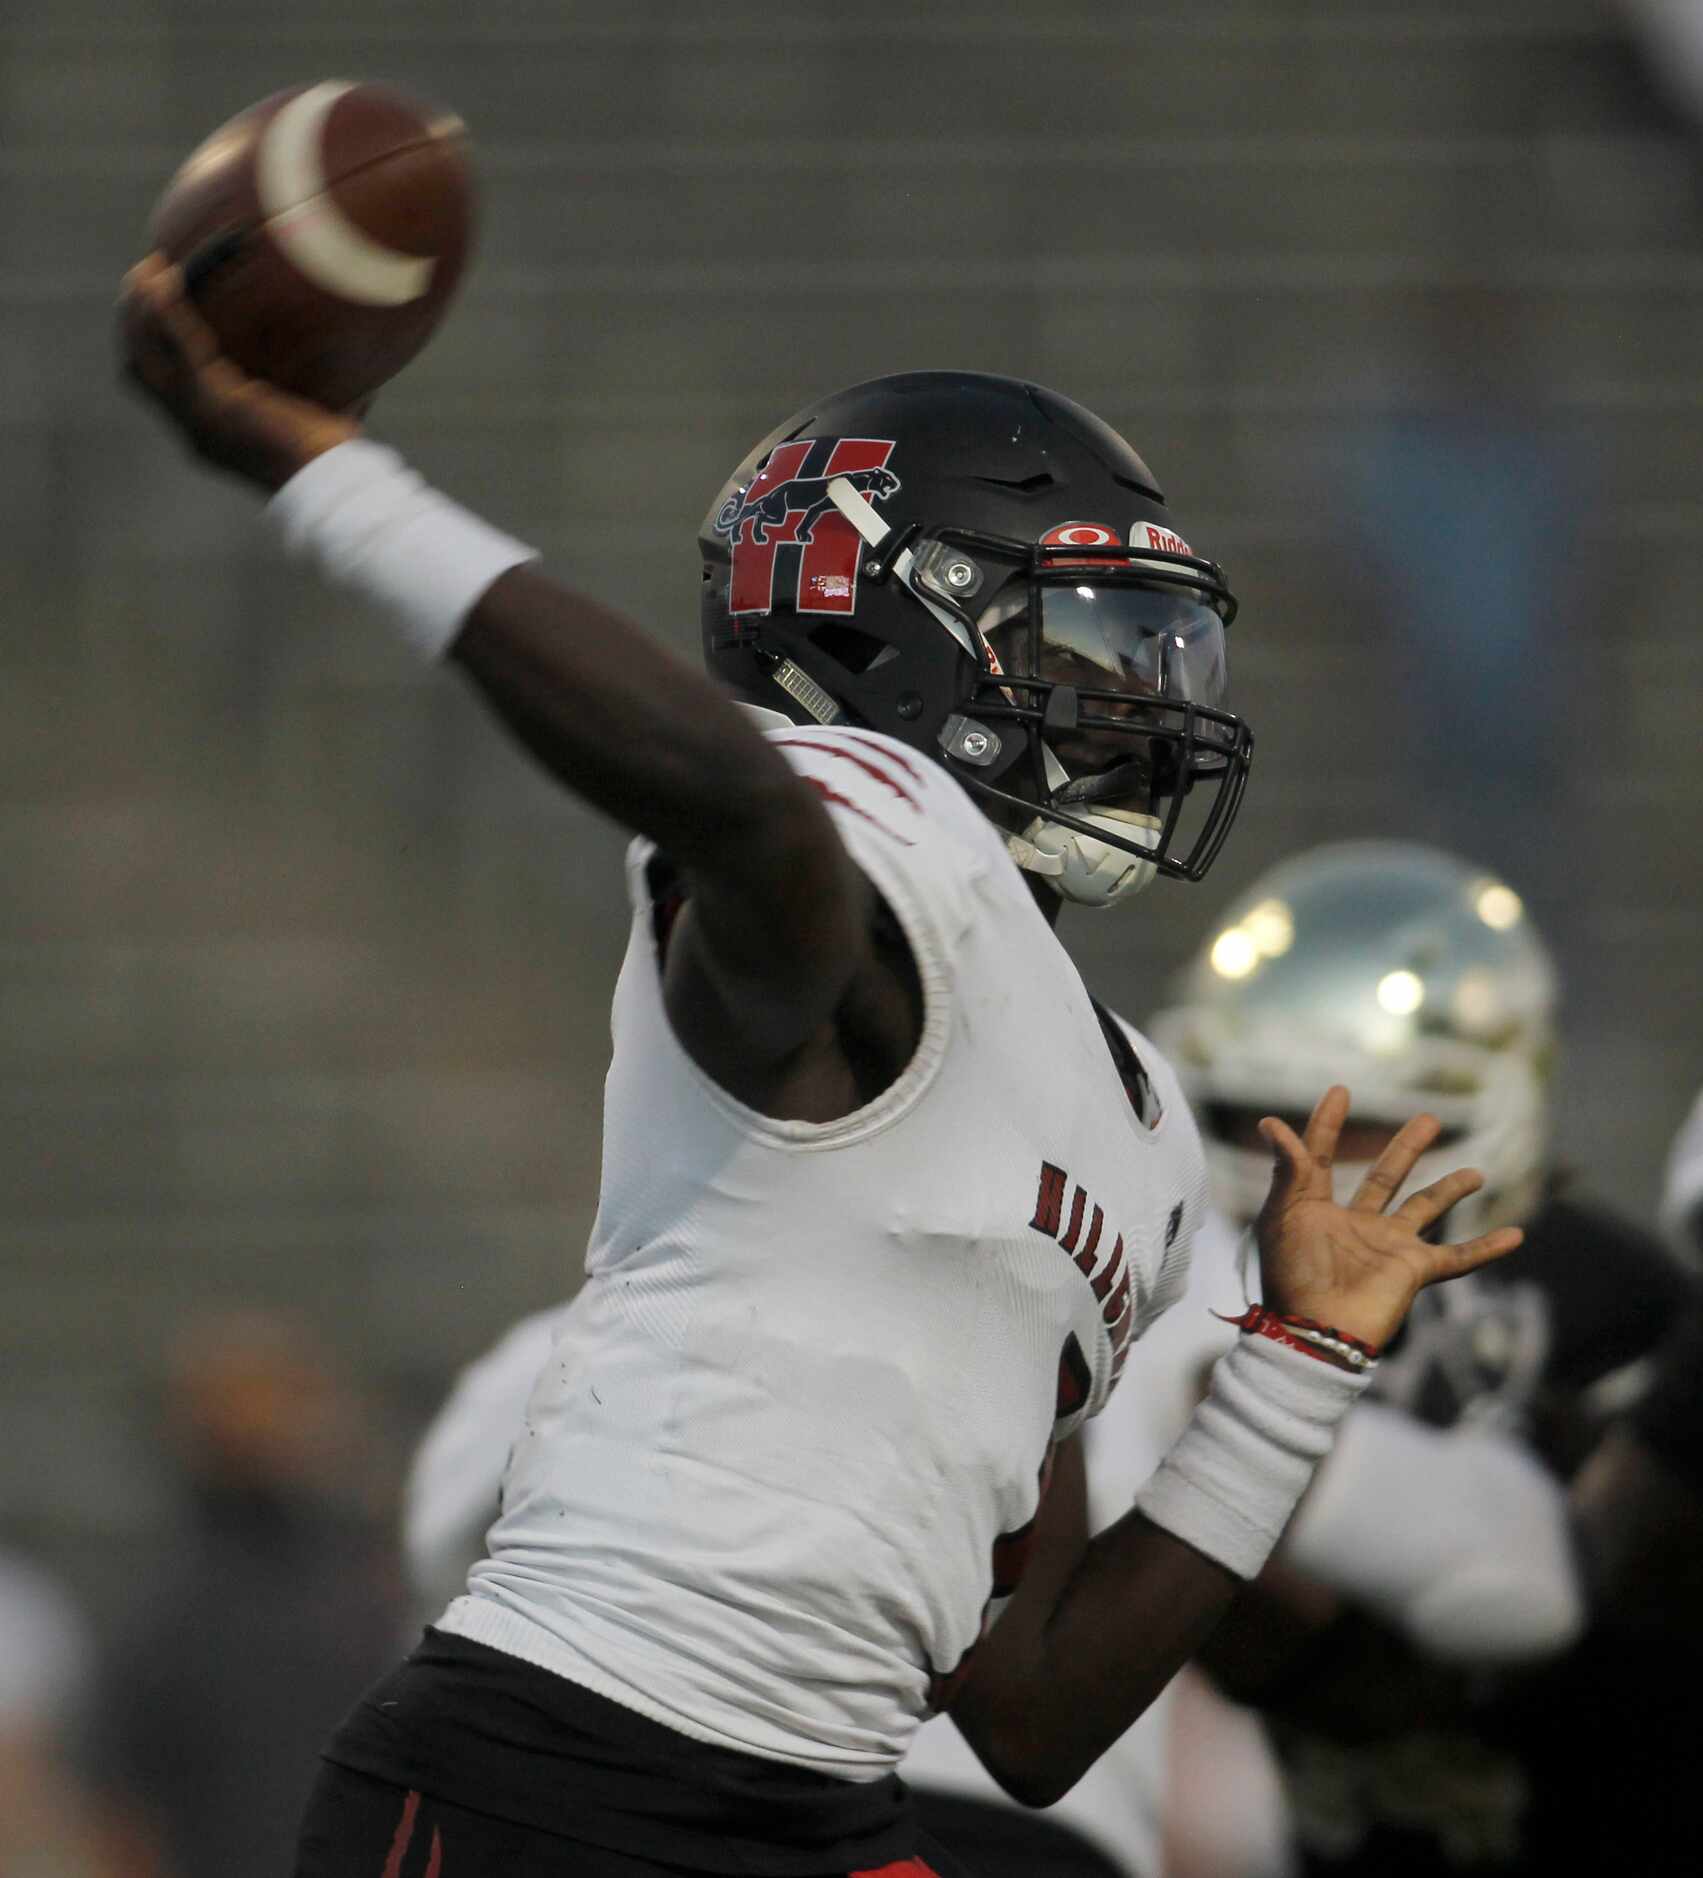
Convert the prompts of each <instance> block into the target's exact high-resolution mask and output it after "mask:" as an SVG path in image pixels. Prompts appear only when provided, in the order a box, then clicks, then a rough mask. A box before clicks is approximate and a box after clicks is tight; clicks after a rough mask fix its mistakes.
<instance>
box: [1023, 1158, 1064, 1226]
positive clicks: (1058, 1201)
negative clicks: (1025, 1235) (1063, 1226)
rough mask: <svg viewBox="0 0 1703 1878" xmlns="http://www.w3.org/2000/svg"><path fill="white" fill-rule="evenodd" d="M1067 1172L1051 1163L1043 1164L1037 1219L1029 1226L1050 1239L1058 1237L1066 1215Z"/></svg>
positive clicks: (1037, 1198)
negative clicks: (1065, 1190)
mask: <svg viewBox="0 0 1703 1878" xmlns="http://www.w3.org/2000/svg"><path fill="white" fill-rule="evenodd" d="M1064 1188H1065V1172H1064V1169H1063V1168H1062V1167H1054V1166H1053V1164H1052V1162H1051V1161H1043V1162H1042V1163H1041V1189H1040V1192H1039V1193H1037V1194H1036V1196H1035V1217H1034V1218H1033V1219H1032V1220H1030V1222H1029V1224H1030V1225H1031V1226H1032V1227H1033V1228H1034V1229H1035V1231H1036V1232H1044V1233H1045V1234H1046V1235H1047V1237H1048V1238H1049V1239H1056V1238H1057V1237H1058V1227H1059V1221H1060V1219H1061V1218H1062V1217H1063V1215H1064Z"/></svg>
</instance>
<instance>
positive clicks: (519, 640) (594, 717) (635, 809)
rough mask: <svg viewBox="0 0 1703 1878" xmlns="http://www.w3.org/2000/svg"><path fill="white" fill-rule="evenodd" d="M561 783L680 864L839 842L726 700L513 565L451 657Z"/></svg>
mask: <svg viewBox="0 0 1703 1878" xmlns="http://www.w3.org/2000/svg"><path fill="white" fill-rule="evenodd" d="M450 657H451V658H452V659H453V660H454V661H455V662H456V663H457V664H458V665H460V666H461V668H462V670H463V671H465V672H466V673H467V675H468V676H469V677H470V678H471V679H472V680H473V682H474V684H475V685H476V686H477V687H478V688H479V690H480V691H481V692H482V693H483V695H484V697H485V699H486V700H487V702H488V703H489V704H490V705H491V707H492V709H493V710H494V711H495V712H496V713H497V715H498V716H499V717H500V718H501V719H502V720H503V722H504V723H505V724H506V725H507V726H508V727H509V729H510V730H511V731H512V732H513V733H514V735H515V736H516V737H517V738H518V739H519V741H520V742H521V743H522V744H524V745H525V747H526V748H527V749H528V750H529V751H530V752H531V753H532V755H533V756H534V757H535V758H537V760H538V761H539V762H540V763H541V764H542V765H543V766H544V768H546V769H547V770H548V771H549V772H550V773H551V774H552V775H553V776H555V777H556V778H557V779H558V780H559V781H561V782H562V783H564V784H566V786H567V787H568V788H570V789H572V790H573V791H574V792H575V793H576V794H577V795H580V796H583V797H584V798H585V799H586V800H587V801H588V802H590V803H591V804H593V806H594V807H596V808H599V809H601V810H603V811H604V813H606V814H607V815H609V816H611V817H613V819H614V820H616V821H618V822H620V823H621V824H622V825H623V826H625V827H628V828H631V829H634V830H635V831H636V832H638V833H639V834H642V835H648V836H649V837H650V838H651V839H652V840H653V841H655V842H656V843H657V844H658V845H659V846H660V847H662V848H664V849H665V850H666V851H667V852H668V853H669V855H670V856H671V857H672V858H673V859H674V860H676V861H677V862H679V863H680V864H681V865H682V866H684V867H687V868H705V869H707V870H710V871H713V872H715V873H717V874H718V875H723V876H725V875H728V874H738V873H740V872H742V871H747V870H751V869H756V868H760V867H761V866H762V865H763V864H764V863H765V861H766V860H767V857H768V854H769V850H770V849H771V848H772V847H776V846H787V845H791V846H800V845H802V846H803V847H804V848H806V849H808V847H809V846H810V843H811V841H812V839H819V840H820V841H822V842H824V843H832V844H834V846H836V847H837V845H838V843H837V839H836V837H835V835H834V833H833V830H832V828H831V826H830V825H829V823H828V820H827V816H826V814H825V812H824V811H823V810H822V809H821V808H820V807H819V806H818V805H817V804H816V802H815V801H814V800H813V799H812V798H811V796H810V795H809V793H808V792H807V791H806V790H805V788H804V787H803V786H802V785H801V784H800V783H799V781H798V779H797V777H796V776H794V774H793V773H792V771H791V770H790V769H789V768H788V766H787V764H786V763H785V762H784V760H783V759H782V758H781V757H780V756H779V755H778V754H777V753H776V752H775V751H774V750H772V749H771V748H770V747H769V745H768V744H767V743H766V742H765V741H764V740H763V738H762V737H761V736H760V735H759V734H758V732H757V731H756V730H755V729H753V728H752V726H751V725H750V724H749V723H747V722H746V721H745V720H744V719H743V718H742V717H741V716H740V714H739V712H738V711H737V710H736V709H735V708H734V707H733V706H732V705H731V704H730V703H729V701H728V699H727V698H726V696H725V694H724V693H722V692H721V691H720V690H719V689H718V688H717V687H716V686H714V685H712V684H711V683H710V682H709V680H708V679H706V678H704V677H702V676H701V675H700V674H699V673H697V672H695V671H693V670H692V669H691V668H690V667H689V666H687V665H686V664H685V663H684V662H683V661H682V660H680V659H677V658H675V657H674V656H673V655H672V654H671V653H669V652H668V651H667V649H666V648H664V647H663V646H661V645H659V644H657V643H656V642H655V641H654V640H652V639H651V638H650V637H649V636H648V635H647V634H645V633H643V632H641V631H640V630H639V629H638V628H637V627H635V626H633V625H632V624H631V623H629V622H628V621H627V620H625V619H624V618H622V617H621V615H619V614H618V613H615V612H613V611H611V610H610V609H609V608H607V607H605V606H602V605H600V604H599V603H598V602H597V601H595V600H592V599H589V598H587V597H586V596H585V595H583V594H578V593H574V592H572V591H570V590H569V589H567V588H565V587H563V586H560V585H559V584H558V583H557V582H555V581H553V580H551V579H550V578H549V577H548V576H546V575H544V574H542V573H540V572H538V571H537V570H536V569H535V568H532V567H516V568H513V569H511V570H510V571H509V572H508V573H506V574H504V575H503V576H502V578H501V579H499V580H498V581H497V582H496V583H495V584H494V585H493V586H492V587H490V588H488V589H487V590H486V592H485V594H484V595H483V597H482V598H481V599H480V600H479V602H478V604H477V605H476V606H475V607H474V608H473V611H472V613H471V615H470V616H469V618H468V620H467V623H466V625H465V626H464V627H463V628H462V630H461V632H460V634H459V636H458V637H457V638H456V640H455V641H454V643H453V645H452V647H451V648H450Z"/></svg>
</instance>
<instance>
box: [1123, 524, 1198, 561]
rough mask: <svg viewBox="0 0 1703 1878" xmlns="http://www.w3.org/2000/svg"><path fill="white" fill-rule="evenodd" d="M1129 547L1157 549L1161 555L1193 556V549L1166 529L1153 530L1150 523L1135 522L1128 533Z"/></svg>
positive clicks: (1180, 537)
mask: <svg viewBox="0 0 1703 1878" xmlns="http://www.w3.org/2000/svg"><path fill="white" fill-rule="evenodd" d="M1129 545H1130V546H1131V547H1132V548H1157V549H1158V550H1159V552H1160V553H1161V554H1187V555H1191V556H1192V555H1193V553H1194V549H1193V548H1191V547H1190V546H1189V544H1188V543H1187V542H1186V541H1185V540H1184V539H1183V538H1182V536H1181V535H1173V534H1172V533H1171V531H1170V529H1168V528H1155V527H1154V526H1153V524H1152V523H1151V522H1137V523H1136V525H1135V526H1134V527H1133V528H1132V529H1131V530H1130V531H1129Z"/></svg>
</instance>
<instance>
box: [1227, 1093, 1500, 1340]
mask: <svg viewBox="0 0 1703 1878" xmlns="http://www.w3.org/2000/svg"><path fill="white" fill-rule="evenodd" d="M1348 1101H1349V1097H1348V1091H1347V1090H1346V1089H1344V1088H1343V1087H1342V1086H1341V1085H1340V1084H1337V1085H1336V1086H1334V1087H1333V1088H1331V1089H1328V1090H1327V1091H1326V1092H1325V1094H1324V1095H1323V1096H1322V1097H1321V1098H1320V1101H1319V1104H1318V1106H1317V1108H1315V1109H1314V1110H1313V1113H1312V1115H1311V1117H1310V1118H1309V1120H1308V1122H1307V1129H1306V1133H1305V1135H1297V1134H1296V1133H1295V1131H1294V1129H1292V1128H1290V1127H1289V1126H1288V1125H1287V1124H1286V1123H1285V1122H1283V1121H1280V1120H1279V1119H1278V1118H1277V1117H1276V1116H1273V1115H1268V1116H1267V1117H1266V1118H1265V1120H1263V1121H1262V1122H1261V1123H1260V1133H1261V1134H1262V1135H1263V1136H1264V1137H1265V1139H1266V1140H1267V1141H1268V1142H1269V1143H1270V1144H1271V1146H1272V1149H1273V1150H1274V1152H1275V1153H1276V1155H1277V1166H1276V1168H1275V1169H1274V1171H1273V1173H1272V1180H1271V1191H1270V1193H1269V1194H1267V1196H1266V1201H1265V1204H1264V1206H1263V1207H1261V1209H1260V1214H1259V1219H1258V1221H1257V1223H1256V1231H1257V1233H1258V1237H1259V1250H1260V1276H1261V1281H1262V1284H1263V1286H1264V1290H1265V1301H1266V1303H1267V1304H1268V1305H1269V1306H1270V1308H1271V1309H1272V1310H1274V1311H1276V1312H1278V1313H1279V1314H1280V1315H1283V1316H1287V1317H1305V1318H1311V1319H1313V1320H1314V1321H1315V1322H1320V1323H1325V1324H1329V1325H1332V1326H1333V1327H1335V1328H1337V1329H1339V1330H1342V1331H1344V1332H1345V1333H1346V1334H1347V1335H1349V1336H1351V1337H1354V1338H1357V1339H1359V1340H1360V1341H1361V1342H1363V1343H1367V1344H1370V1345H1372V1346H1373V1347H1375V1348H1381V1347H1382V1346H1383V1345H1384V1344H1385V1343H1387V1342H1388V1341H1389V1339H1390V1338H1391V1337H1392V1336H1394V1335H1395V1333H1396V1331H1397V1330H1398V1329H1399V1328H1400V1326H1401V1321H1402V1319H1403V1318H1404V1317H1405V1316H1406V1315H1407V1311H1408V1307H1409V1306H1410V1305H1411V1304H1412V1302H1413V1300H1414V1297H1415V1295H1416V1294H1417V1293H1418V1292H1419V1291H1420V1290H1421V1289H1422V1288H1423V1287H1424V1286H1426V1285H1430V1284H1436V1283H1437V1282H1438V1281H1439V1280H1441V1279H1444V1278H1455V1277H1458V1276H1459V1275H1460V1274H1461V1273H1462V1272H1470V1271H1473V1270H1475V1269H1476V1268H1477V1267H1478V1266H1480V1265H1486V1264H1488V1263H1489V1262H1490V1261H1491V1260H1492V1259H1498V1258H1501V1257H1502V1256H1503V1255H1504V1254H1505V1253H1508V1252H1512V1251H1513V1250H1514V1248H1515V1247H1516V1246H1517V1245H1519V1243H1520V1241H1521V1239H1522V1238H1523V1237H1524V1235H1523V1234H1522V1233H1521V1232H1520V1230H1519V1228H1518V1227H1517V1226H1504V1227H1502V1228H1500V1229H1499V1230H1497V1231H1495V1232H1488V1233H1484V1234H1482V1235H1481V1236H1480V1237H1478V1238H1476V1239H1467V1240H1464V1241H1462V1242H1461V1243H1459V1244H1455V1245H1433V1244H1432V1243H1431V1242H1430V1241H1428V1240H1427V1239H1425V1238H1424V1237H1422V1235H1423V1234H1424V1232H1425V1231H1426V1230H1427V1228H1429V1227H1431V1226H1434V1225H1435V1224H1436V1223H1437V1221H1438V1220H1439V1219H1441V1218H1442V1217H1443V1215H1444V1214H1445V1213H1446V1212H1448V1210H1449V1208H1450V1207H1451V1206H1453V1205H1454V1203H1455V1202H1456V1201H1457V1200H1460V1199H1464V1198H1465V1196H1466V1195H1467V1194H1469V1193H1473V1192H1476V1191H1477V1189H1478V1188H1479V1187H1480V1186H1482V1185H1483V1182H1484V1176H1483V1175H1482V1174H1480V1173H1479V1172H1478V1170H1477V1169H1476V1168H1471V1167H1463V1168H1459V1169H1457V1170H1456V1171H1455V1172H1454V1173H1452V1174H1445V1175H1444V1176H1443V1178H1442V1179H1441V1180H1435V1181H1433V1182H1432V1183H1431V1185H1430V1186H1428V1187H1422V1188H1420V1190H1419V1191H1418V1192H1417V1193H1413V1194H1410V1195H1409V1196H1408V1197H1407V1198H1406V1199H1405V1200H1403V1201H1402V1203H1401V1205H1400V1206H1398V1207H1397V1208H1396V1209H1395V1211H1394V1212H1393V1213H1386V1212H1385V1210H1384V1209H1385V1208H1386V1207H1387V1206H1388V1205H1389V1203H1390V1201H1391V1200H1392V1199H1393V1198H1394V1197H1395V1195H1396V1194H1397V1193H1398V1192H1399V1191H1400V1190H1401V1184H1402V1182H1403V1181H1404V1180H1405V1179H1406V1178H1407V1176H1408V1174H1409V1173H1410V1172H1411V1171H1412V1168H1413V1164H1414V1162H1415V1161H1417V1160H1418V1159H1419V1157H1420V1155H1422V1154H1423V1153H1424V1152H1425V1151H1426V1149H1427V1148H1429V1147H1430V1146H1431V1145H1432V1143H1433V1142H1434V1141H1435V1140H1436V1138H1437V1136H1438V1133H1439V1132H1440V1129H1441V1124H1440V1123H1439V1122H1438V1121H1437V1118H1436V1117H1435V1116H1434V1115H1416V1116H1415V1117H1414V1118H1413V1120H1412V1121H1410V1122H1407V1123H1406V1124H1405V1125H1404V1126H1403V1127H1402V1128H1401V1130H1400V1131H1399V1132H1398V1133H1397V1134H1396V1136H1395V1137H1394V1139H1393V1140H1392V1141H1391V1142H1390V1144H1389V1146H1388V1147H1387V1148H1385V1149H1384V1151H1383V1153H1382V1154H1381V1155H1379V1157H1378V1159H1377V1161H1376V1162H1375V1163H1374V1164H1373V1166H1372V1168H1371V1170H1370V1171H1369V1172H1368V1173H1367V1175H1366V1177H1365V1179H1364V1180H1362V1181H1361V1183H1360V1185H1359V1187H1358V1188H1357V1189H1356V1190H1355V1193H1354V1197H1353V1198H1352V1199H1351V1200H1350V1201H1349V1202H1348V1204H1347V1205H1346V1206H1342V1205H1339V1204H1338V1203H1337V1201H1336V1200H1335V1198H1334V1197H1333V1195H1332V1191H1331V1174H1330V1170H1331V1161H1332V1158H1333V1157H1334V1155H1335V1153H1336V1142H1337V1136H1338V1135H1339V1134H1340V1133H1341V1132H1342V1125H1343V1123H1344V1122H1345V1121H1346V1120H1347V1119H1348Z"/></svg>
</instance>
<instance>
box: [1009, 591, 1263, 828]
mask: <svg viewBox="0 0 1703 1878" xmlns="http://www.w3.org/2000/svg"><path fill="white" fill-rule="evenodd" d="M1031 591H1032V592H1033V593H1034V594H1035V595H1036V596H1037V597H1038V600H1039V605H1038V607H1037V606H1034V605H1031V601H1030V594H1031ZM978 623H979V625H980V627H981V631H982V636H983V637H984V639H985V640H986V641H987V644H988V648H989V651H990V652H991V653H992V655H993V658H994V660H995V661H996V663H997V666H998V668H999V670H1000V671H1001V672H1003V673H1005V674H1008V675H1009V676H1011V677H1013V678H1030V679H1040V680H1043V681H1044V682H1046V683H1047V684H1050V685H1069V686H1072V687H1074V688H1075V689H1076V690H1077V691H1078V692H1080V693H1083V694H1084V695H1083V697H1082V699H1081V708H1080V721H1079V723H1078V725H1077V726H1076V727H1075V728H1073V729H1070V730H1060V731H1050V732H1049V733H1048V736H1047V744H1048V748H1049V749H1050V751H1051V752H1052V755H1053V756H1054V757H1055V758H1056V759H1057V761H1058V763H1059V764H1060V765H1061V766H1062V768H1063V771H1064V772H1065V776H1064V778H1060V777H1058V776H1056V775H1054V776H1052V777H1051V778H1050V779H1049V780H1051V781H1052V783H1053V784H1054V787H1055V789H1057V790H1058V791H1059V793H1058V794H1057V795H1056V797H1055V799H1056V800H1059V801H1061V802H1062V801H1065V800H1074V801H1078V802H1091V801H1100V802H1108V803H1109V802H1115V801H1119V800H1131V801H1133V800H1135V799H1137V798H1142V797H1146V796H1149V795H1151V793H1152V790H1153V786H1154V784H1155V783H1156V782H1165V783H1167V784H1168V785H1169V786H1171V787H1174V786H1175V781H1176V778H1175V775H1174V772H1173V773H1169V774H1167V766H1166V765H1164V764H1163V763H1160V764H1156V763H1155V761H1154V758H1155V756H1156V755H1158V754H1160V753H1159V752H1156V751H1155V750H1154V748H1153V747H1152V744H1151V742H1150V740H1149V739H1148V738H1146V737H1144V736H1142V735H1141V732H1142V730H1143V728H1144V727H1148V726H1152V725H1153V724H1154V723H1155V722H1156V721H1157V720H1156V719H1155V714H1154V712H1153V709H1152V707H1153V706H1154V705H1155V704H1156V703H1163V704H1167V705H1172V706H1176V705H1185V704H1196V705H1205V706H1208V707H1211V708H1212V709H1215V710H1222V709H1224V704H1225V697H1226V695H1227V692H1228V689H1229V672H1228V666H1227V662H1226V655H1225V645H1224V622H1223V620H1222V618H1221V617H1220V616H1219V614H1218V613H1217V612H1216V611H1215V609H1214V608H1213V607H1211V606H1209V605H1208V604H1207V603H1206V602H1205V601H1204V600H1202V599H1201V597H1200V595H1199V594H1198V592H1197V591H1195V590H1193V589H1189V588H1182V587H1172V586H1163V585H1157V584H1151V585H1150V584H1142V583H1138V582H1135V581H1131V580H1130V579H1129V578H1128V577H1127V576H1125V577H1124V578H1122V579H1119V578H1116V577H1108V575H1107V573H1106V571H1105V570H1102V569H1098V568H1083V569H1080V570H1076V571H1073V572H1072V573H1070V574H1054V575H1050V576H1047V577H1045V578H1043V579H1041V580H1039V581H1037V582H1036V583H1035V584H1034V587H1033V589H1030V588H1027V587H1025V588H1019V589H1016V590H1014V591H1009V592H1007V593H1006V594H1005V595H1003V596H1001V597H1000V598H999V599H998V600H996V601H995V602H994V604H993V605H992V606H990V607H989V608H988V610H987V612H986V613H985V614H984V615H983V617H982V619H981V620H980V621H979V622H978ZM1095 693H1100V694H1112V695H1100V696H1095V695H1093V694H1095ZM1197 735H1198V736H1203V737H1204V739H1205V743H1204V747H1201V748H1197V750H1196V753H1195V758H1194V761H1193V762H1192V764H1191V769H1192V770H1193V771H1194V772H1195V773H1197V774H1198V773H1200V772H1201V771H1203V770H1205V769H1207V768H1210V767H1212V766H1214V764H1215V762H1221V760H1222V759H1221V758H1217V757H1215V753H1214V751H1213V750H1212V748H1211V740H1212V729H1211V726H1202V727H1200V728H1199V729H1198V730H1197ZM1049 767H1050V766H1049ZM1066 778H1067V779H1068V781H1066V780H1065V779H1066ZM1061 785H1062V786H1061Z"/></svg>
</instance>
